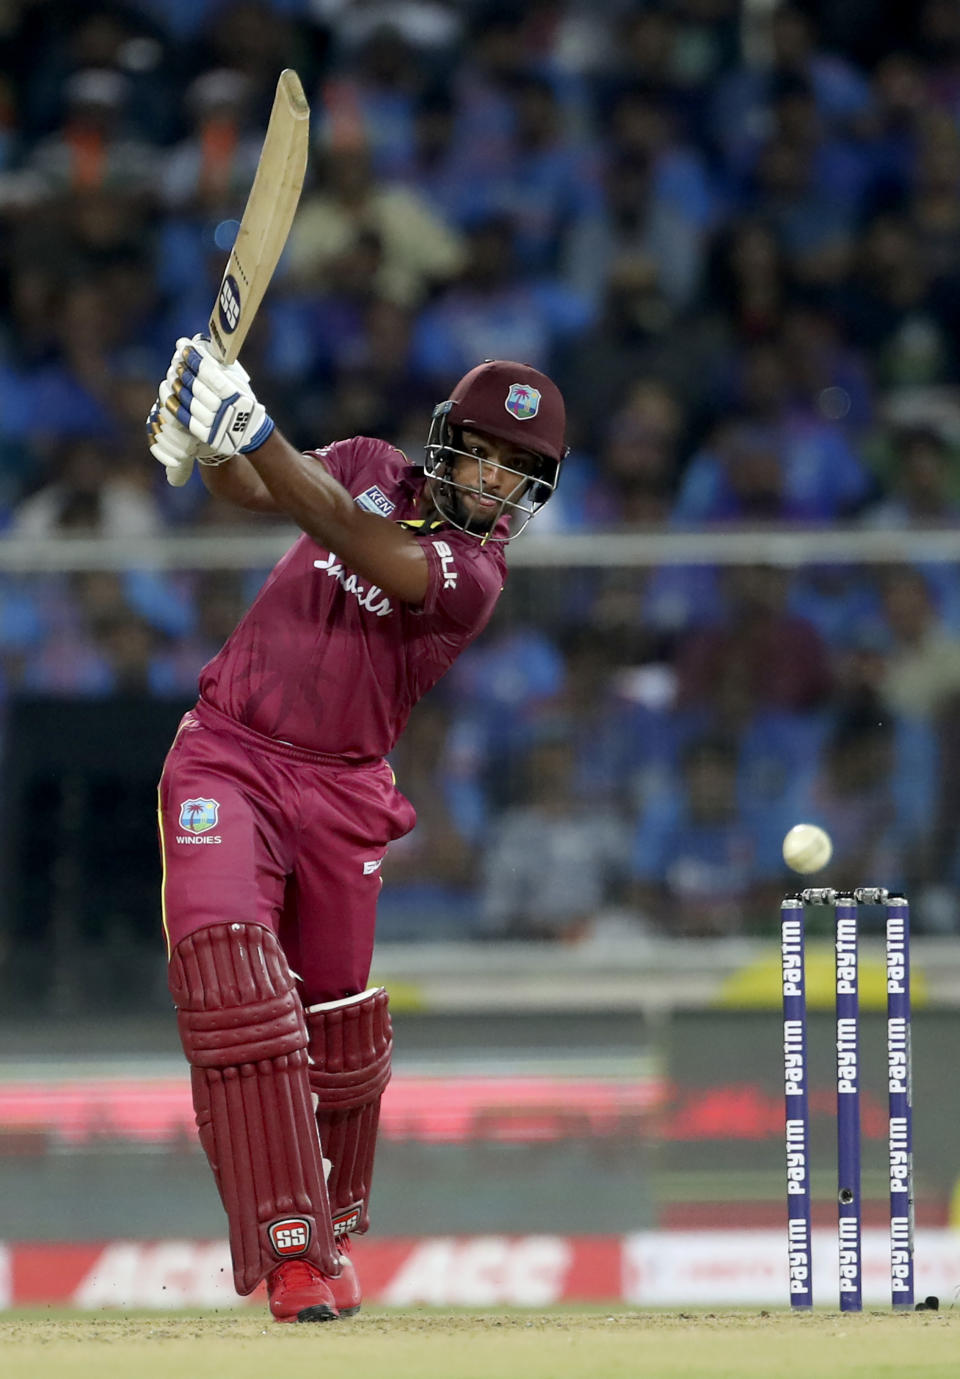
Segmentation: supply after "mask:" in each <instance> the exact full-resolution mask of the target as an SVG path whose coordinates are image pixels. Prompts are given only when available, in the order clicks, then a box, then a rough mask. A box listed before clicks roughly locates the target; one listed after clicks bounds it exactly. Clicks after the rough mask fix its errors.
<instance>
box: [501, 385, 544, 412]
mask: <svg viewBox="0 0 960 1379" xmlns="http://www.w3.org/2000/svg"><path fill="white" fill-rule="evenodd" d="M503 405H504V407H506V409H507V411H508V412H509V413H510V415H511V416H512V417H516V419H517V421H529V420H530V419H531V417H535V416H536V415H537V413H538V412H539V410H540V389H539V388H531V387H528V385H527V384H526V383H511V384H510V391H509V392H508V393H507V400H506V402H504V404H503Z"/></svg>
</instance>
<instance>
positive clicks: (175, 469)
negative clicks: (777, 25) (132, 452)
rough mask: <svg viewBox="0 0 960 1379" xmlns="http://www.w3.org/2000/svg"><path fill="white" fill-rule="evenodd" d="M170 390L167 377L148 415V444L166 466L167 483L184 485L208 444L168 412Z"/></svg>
mask: <svg viewBox="0 0 960 1379" xmlns="http://www.w3.org/2000/svg"><path fill="white" fill-rule="evenodd" d="M170 392H171V388H170V384H169V383H168V382H167V380H166V379H164V380H163V382H162V383H161V384H160V392H159V395H158V396H157V400H156V402H155V403H154V404H153V406H152V407H151V408H150V415H149V416H148V417H147V423H146V425H147V444H148V445H149V447H150V453H151V455H153V457H154V459H155V460H159V462H160V463H161V464H162V465H163V466H164V469H165V471H166V476H167V483H168V484H172V485H173V486H174V488H180V487H182V486H183V484H185V483H186V482H187V480H188V479H189V478H190V475H191V474H192V473H193V462H194V460H197V459H201V458H202V457H203V454H204V451H205V450H206V447H205V446H203V445H201V443H200V441H198V440H197V439H196V438H195V437H194V436H191V434H190V432H189V431H188V430H187V428H186V427H185V426H181V424H180V422H179V421H177V419H176V417H175V416H173V415H172V413H170V412H168V411H167V409H166V406H165V404H166V401H167V399H168V398H169V396H170Z"/></svg>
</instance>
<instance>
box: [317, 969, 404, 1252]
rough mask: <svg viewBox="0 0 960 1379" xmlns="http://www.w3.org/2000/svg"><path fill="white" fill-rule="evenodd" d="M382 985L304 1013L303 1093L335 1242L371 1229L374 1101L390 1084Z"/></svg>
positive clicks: (387, 1022) (388, 1035)
mask: <svg viewBox="0 0 960 1379" xmlns="http://www.w3.org/2000/svg"><path fill="white" fill-rule="evenodd" d="M387 1004H388V998H387V993H386V991H385V990H384V989H383V987H382V986H378V987H376V988H374V989H373V990H371V991H363V992H361V993H360V995H359V996H348V997H347V998H346V999H345V1000H342V1001H327V1002H325V1003H324V1004H323V1005H317V1006H310V1007H308V1009H307V1031H308V1034H309V1037H310V1063H311V1067H310V1087H311V1089H312V1091H313V1093H314V1095H315V1096H316V1098H317V1125H318V1126H319V1128H320V1143H321V1145H322V1146H323V1154H324V1157H325V1158H327V1159H329V1160H330V1162H331V1164H332V1165H333V1166H332V1168H331V1170H330V1176H329V1178H328V1180H327V1191H328V1193H329V1196H330V1209H331V1211H332V1213H333V1226H334V1231H335V1232H336V1234H337V1235H345V1234H346V1233H347V1231H357V1232H359V1233H361V1234H362V1233H363V1232H364V1231H366V1230H367V1228H368V1227H369V1225H370V1213H369V1205H370V1183H371V1179H372V1177H373V1156H374V1151H375V1150H376V1145H377V1125H378V1122H379V1120H380V1098H381V1096H382V1095H383V1089H384V1087H386V1085H387V1083H388V1082H389V1081H390V1054H391V1052H392V1050H393V1029H392V1026H391V1024H390V1015H389V1012H388V1010H387Z"/></svg>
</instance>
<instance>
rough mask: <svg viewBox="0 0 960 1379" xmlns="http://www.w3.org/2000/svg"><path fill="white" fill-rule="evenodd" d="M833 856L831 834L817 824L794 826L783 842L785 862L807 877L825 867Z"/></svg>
mask: <svg viewBox="0 0 960 1379" xmlns="http://www.w3.org/2000/svg"><path fill="white" fill-rule="evenodd" d="M832 856H833V843H831V841H830V834H829V833H825V832H824V830H823V829H822V828H818V827H817V825H816V824H794V826H793V828H791V830H790V832H789V833H788V834H787V836H786V837H785V838H784V840H783V860H784V861H785V862H786V864H787V866H788V867H790V868H791V869H792V870H793V871H799V872H802V873H803V875H805V876H806V875H807V874H808V873H810V872H812V871H819V870H820V868H821V867H825V866H826V865H827V863H828V862H829V861H830V858H831V857H832Z"/></svg>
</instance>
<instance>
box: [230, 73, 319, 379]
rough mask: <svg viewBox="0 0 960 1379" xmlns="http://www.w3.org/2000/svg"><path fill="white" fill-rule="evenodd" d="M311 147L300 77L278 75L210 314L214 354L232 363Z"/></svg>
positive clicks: (283, 236) (272, 264) (269, 272)
mask: <svg viewBox="0 0 960 1379" xmlns="http://www.w3.org/2000/svg"><path fill="white" fill-rule="evenodd" d="M309 146H310V107H309V105H308V104H307V98H306V96H305V95H304V92H303V86H302V85H301V83H300V78H299V77H298V76H297V74H296V72H294V71H293V70H292V69H291V68H289V67H288V68H286V69H285V70H284V71H283V72H281V73H280V79H279V81H278V82H277V90H276V95H275V96H274V98H273V109H272V110H271V112H270V123H269V124H268V126H267V133H266V137H265V138H264V141H263V148H262V149H261V151H260V161H259V163H258V164H257V171H256V175H255V176H254V179H253V186H252V187H251V188H250V195H249V196H248V197H247V204H246V207H245V209H244V212H243V219H242V220H241V221H240V228H239V230H238V231H237V238H236V242H235V243H234V246H233V249H232V250H231V251H230V257H229V259H228V260H227V266H226V269H225V270H224V274H223V278H222V280H221V283H220V291H219V292H218V293H217V300H216V302H215V304H214V308H213V311H212V312H211V313H210V322H209V326H208V332H209V335H210V341H211V344H212V347H213V350H214V353H215V354H216V355H217V356H218V358H219V359H220V360H221V361H222V362H223V363H224V364H232V363H233V361H234V360H235V359H236V357H237V355H238V354H239V353H240V349H241V347H242V345H243V342H244V340H245V339H246V338H247V332H248V331H249V329H250V325H251V323H252V321H253V318H254V316H256V314H257V310H258V308H259V306H260V303H261V302H262V300H263V294H264V293H265V292H266V290H267V286H268V285H269V282H270V279H271V278H272V277H273V273H274V270H275V268H276V266H277V263H278V261H279V259H280V255H281V254H282V253H283V246H284V245H285V244H286V242H287V236H288V235H289V233H290V226H291V225H292V224H293V217H294V215H295V214H296V210H297V203H298V202H299V200H300V193H301V191H302V190H303V179H304V177H305V176H306V171H307V156H308V153H309Z"/></svg>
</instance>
